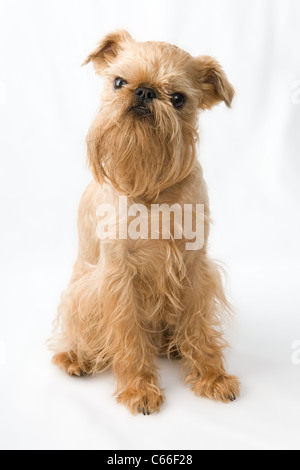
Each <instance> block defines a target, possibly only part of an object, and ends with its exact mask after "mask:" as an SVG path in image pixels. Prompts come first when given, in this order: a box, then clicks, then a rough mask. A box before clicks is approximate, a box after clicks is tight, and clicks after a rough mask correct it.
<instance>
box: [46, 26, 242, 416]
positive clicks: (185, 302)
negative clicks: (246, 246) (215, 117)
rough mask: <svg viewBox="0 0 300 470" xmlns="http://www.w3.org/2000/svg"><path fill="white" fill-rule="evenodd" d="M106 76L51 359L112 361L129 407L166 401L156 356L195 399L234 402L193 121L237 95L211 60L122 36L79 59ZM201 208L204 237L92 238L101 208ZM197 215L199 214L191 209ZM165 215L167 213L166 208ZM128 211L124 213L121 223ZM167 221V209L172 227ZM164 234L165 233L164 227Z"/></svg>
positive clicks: (98, 367) (76, 363)
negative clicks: (175, 364)
mask: <svg viewBox="0 0 300 470" xmlns="http://www.w3.org/2000/svg"><path fill="white" fill-rule="evenodd" d="M89 62H92V63H93V65H94V67H95V70H96V72H97V73H98V74H100V75H101V76H102V77H104V84H105V85H104V91H103V95H102V104H101V108H100V111H99V113H98V115H97V117H96V119H95V121H94V123H93V125H92V127H91V129H90V131H89V133H88V137H87V147H88V160H89V165H90V168H91V170H92V172H93V177H94V180H93V182H92V183H91V184H90V185H89V187H88V188H87V190H86V192H85V193H84V195H83V198H82V201H81V204H80V208H79V252H78V258H77V261H76V263H75V266H74V272H73V275H72V278H71V282H70V284H69V286H68V288H67V290H66V292H65V293H64V294H63V297H62V302H61V305H60V307H59V315H58V320H57V325H56V326H57V331H56V332H55V335H54V337H53V339H52V346H51V347H52V350H53V351H54V352H55V355H54V358H53V361H54V363H55V364H57V365H58V366H60V367H61V368H62V369H64V370H65V371H66V372H67V373H68V374H70V375H81V374H95V373H98V372H101V371H103V370H105V369H107V368H110V367H111V368H113V370H114V373H115V376H116V381H117V392H116V395H117V400H118V401H119V402H120V403H123V404H124V405H126V406H127V407H128V408H129V409H130V410H131V411H132V412H133V413H144V414H150V413H153V412H157V411H159V409H160V406H161V404H162V403H163V401H164V394H163V392H162V390H161V388H160V385H159V379H158V373H157V358H158V357H159V356H160V355H167V356H168V357H170V358H172V357H177V358H180V359H181V361H182V364H183V370H184V375H185V382H186V383H188V384H190V385H191V386H192V388H193V390H194V392H195V394H196V395H198V396H203V397H208V398H212V399H214V400H221V401H223V402H228V401H233V400H235V398H236V397H237V396H238V394H239V383H238V380H237V378H236V377H234V376H231V375H228V374H227V373H226V371H225V367H224V358H223V350H224V348H225V347H226V346H227V343H226V341H225V340H224V339H223V336H222V332H221V329H220V320H221V318H222V315H223V314H224V312H226V311H228V309H229V305H228V302H227V301H226V298H225V295H224V290H223V286H222V281H221V276H220V273H219V269H218V267H217V265H216V264H215V263H214V262H213V261H212V260H210V259H209V257H208V256H207V239H208V236H209V225H210V212H209V200H208V195H207V188H206V184H205V182H204V179H203V172H202V168H201V166H200V164H199V163H198V161H197V159H196V143H197V136H198V135H197V117H198V113H199V111H201V110H206V109H209V108H211V107H212V106H214V105H216V104H218V103H220V102H221V101H224V102H225V103H226V105H227V106H228V107H229V106H230V105H231V101H232V99H233V96H234V90H233V88H232V86H231V85H230V83H229V81H228V79H227V77H226V75H225V73H224V72H223V70H222V68H221V66H220V65H219V63H218V62H217V61H216V60H215V59H213V58H211V57H208V56H200V57H192V56H191V55H190V54H188V53H187V52H184V51H183V50H181V49H179V48H178V47H176V46H173V45H170V44H167V43H162V42H145V43H139V42H136V41H134V40H133V39H132V37H131V36H130V35H129V33H127V32H126V31H117V32H115V33H112V34H110V35H108V36H106V37H105V38H104V39H103V40H102V41H101V42H100V44H99V45H98V47H97V48H96V50H94V51H93V52H92V53H91V54H90V55H89V56H88V58H87V60H86V61H85V64H87V63H89ZM120 196H126V197H127V200H128V204H129V206H131V205H133V204H140V205H141V204H142V205H143V206H144V207H146V208H150V207H151V205H153V204H157V205H168V207H171V206H173V205H174V204H176V205H177V207H178V205H179V206H180V207H182V208H183V207H184V206H185V205H187V204H189V205H193V207H196V206H197V205H198V204H201V205H204V217H203V224H204V242H203V246H202V248H201V249H197V250H188V249H187V248H186V243H185V241H186V240H185V238H184V236H183V237H181V239H180V238H178V237H177V238H176V237H175V236H174V230H175V229H174V224H173V227H171V228H170V229H169V237H166V236H162V232H163V228H162V227H160V235H161V236H159V237H157V236H156V237H154V239H153V237H152V238H151V237H140V238H138V237H135V238H136V239H132V238H130V237H124V236H121V232H122V233H123V235H124V227H121V225H122V223H121V222H120V221H119V222H117V224H116V226H115V229H116V230H115V233H116V236H115V237H107V238H105V239H100V238H99V237H98V236H97V226H98V224H99V217H98V216H97V210H98V208H99V206H101V204H110V205H111V207H115V208H116V210H118V207H119V199H120ZM192 212H193V222H195V217H196V210H195V209H193V211H192ZM171 215H172V214H171ZM131 220H132V218H130V217H129V218H128V220H127V222H126V224H129V223H130V221H131ZM172 221H173V222H174V216H172V217H171V222H172ZM164 235H166V234H165V233H164Z"/></svg>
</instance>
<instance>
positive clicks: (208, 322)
mask: <svg viewBox="0 0 300 470" xmlns="http://www.w3.org/2000/svg"><path fill="white" fill-rule="evenodd" d="M185 308H186V315H185V318H184V322H183V324H182V325H181V333H180V335H179V337H181V341H179V347H180V351H181V353H182V356H183V357H184V360H185V369H186V382H187V383H190V384H191V385H192V387H193V390H194V392H195V394H196V395H200V396H203V397H207V398H211V399H214V400H221V401H223V402H228V401H234V400H235V399H236V397H237V396H238V395H239V382H238V380H237V378H236V377H234V376H232V375H229V374H227V373H226V370H225V367H224V358H223V349H224V348H225V347H226V346H227V343H226V341H225V340H224V339H223V337H222V332H221V331H220V328H219V327H220V325H219V323H220V320H221V318H220V314H222V312H223V311H224V310H226V309H227V308H228V304H227V301H226V298H225V294H224V292H223V286H222V281H221V277H220V274H219V272H218V268H217V266H216V265H215V264H214V263H213V262H212V261H210V260H209V259H207V258H206V256H202V255H201V254H200V253H198V254H197V255H196V256H195V262H194V263H193V266H192V268H191V269H190V272H189V285H188V286H186V289H185Z"/></svg>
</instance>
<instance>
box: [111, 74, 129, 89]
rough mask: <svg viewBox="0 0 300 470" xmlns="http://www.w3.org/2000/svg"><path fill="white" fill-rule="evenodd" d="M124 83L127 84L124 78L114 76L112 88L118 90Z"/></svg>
mask: <svg viewBox="0 0 300 470" xmlns="http://www.w3.org/2000/svg"><path fill="white" fill-rule="evenodd" d="M124 85H127V82H126V80H124V78H120V77H118V78H116V79H115V81H114V89H115V90H120V88H123V86H124Z"/></svg>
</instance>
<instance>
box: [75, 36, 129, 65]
mask: <svg viewBox="0 0 300 470" xmlns="http://www.w3.org/2000/svg"><path fill="white" fill-rule="evenodd" d="M130 41H133V39H132V37H131V36H130V34H129V33H128V32H127V31H125V30H120V31H115V32H114V33H110V34H108V35H107V36H105V38H103V39H102V41H100V43H99V44H98V47H96V49H95V50H94V51H93V52H92V53H91V54H90V55H89V56H88V57H87V58H86V60H85V61H84V62H83V64H82V65H87V64H88V63H89V62H92V63H93V65H94V67H95V70H96V72H97V73H99V74H101V73H102V72H103V70H105V69H106V68H107V67H109V65H110V63H111V62H112V61H113V59H114V58H115V57H117V55H118V54H119V52H120V50H121V49H122V48H123V47H124V45H125V44H126V42H130Z"/></svg>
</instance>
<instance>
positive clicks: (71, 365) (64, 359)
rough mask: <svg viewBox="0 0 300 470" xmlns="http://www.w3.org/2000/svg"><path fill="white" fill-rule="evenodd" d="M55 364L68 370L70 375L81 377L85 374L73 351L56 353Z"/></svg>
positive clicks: (53, 360)
mask: <svg viewBox="0 0 300 470" xmlns="http://www.w3.org/2000/svg"><path fill="white" fill-rule="evenodd" d="M52 362H53V364H55V365H56V366H58V367H60V368H61V369H62V370H64V371H65V372H67V374H69V375H70V376H72V375H76V376H77V377H81V376H82V375H84V374H83V372H82V370H81V368H80V366H79V364H78V361H77V358H76V356H75V355H74V354H73V353H60V354H56V355H55V356H54V357H53V359H52Z"/></svg>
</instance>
